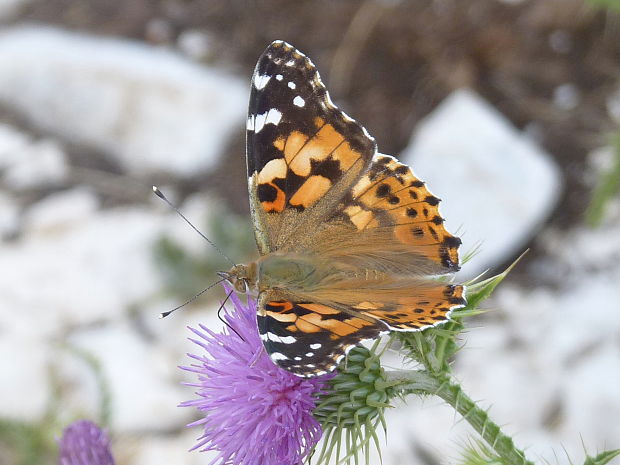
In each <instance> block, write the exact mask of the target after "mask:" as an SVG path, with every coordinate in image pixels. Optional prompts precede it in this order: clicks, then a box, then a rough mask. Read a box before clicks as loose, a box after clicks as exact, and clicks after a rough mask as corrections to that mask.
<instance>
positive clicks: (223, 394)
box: [181, 289, 330, 465]
mask: <svg viewBox="0 0 620 465" xmlns="http://www.w3.org/2000/svg"><path fill="white" fill-rule="evenodd" d="M227 291H228V292H229V290H228V289H227ZM230 299H231V301H232V302H233V305H234V307H235V311H234V312H228V311H226V312H225V314H224V318H225V320H226V322H227V324H228V325H230V329H228V328H226V329H224V331H223V332H222V333H214V332H213V331H211V330H210V329H208V328H207V327H205V326H203V325H200V327H199V328H198V329H193V328H190V330H191V331H192V332H193V333H194V334H195V335H196V336H198V337H197V338H195V339H191V340H192V341H193V342H195V343H196V344H197V345H198V346H199V347H201V348H202V349H204V351H205V353H204V354H202V355H191V354H190V355H189V357H190V358H192V359H193V360H194V361H195V362H197V363H193V364H192V365H191V366H189V367H182V368H183V369H184V370H187V371H190V372H193V373H196V374H197V375H198V382H197V383H188V385H189V386H194V387H196V388H197V391H196V394H197V396H198V398H197V399H193V400H189V401H186V402H183V403H182V404H181V406H183V407H196V408H197V409H198V410H199V411H200V412H201V413H202V414H204V417H203V418H201V419H200V420H198V421H196V422H194V423H192V424H190V425H188V426H196V425H201V426H202V427H203V429H204V431H203V434H202V436H201V437H200V438H199V439H198V443H197V444H196V445H195V446H194V447H193V448H192V450H194V449H200V450H202V451H209V450H212V451H217V452H219V454H218V455H217V457H216V458H215V459H214V460H213V461H212V462H211V463H212V464H214V463H217V464H222V465H224V464H226V465H228V464H232V465H242V464H252V465H275V464H278V465H297V464H299V463H301V462H302V460H303V459H304V458H305V457H307V455H308V454H309V452H310V451H311V450H312V448H313V447H314V446H315V445H316V443H317V442H318V441H319V439H320V438H321V435H322V430H321V427H320V425H319V423H318V422H317V421H316V420H315V419H314V417H313V415H312V411H313V409H314V408H315V404H316V399H317V396H318V395H319V394H321V393H323V389H324V387H325V385H326V384H325V383H326V381H327V380H328V379H329V378H330V376H322V377H317V378H311V379H304V378H299V377H297V376H295V375H293V374H291V373H289V372H287V371H285V370H283V369H281V368H279V367H278V366H276V365H275V364H274V363H273V362H272V361H271V360H270V358H269V356H268V355H267V353H266V352H265V350H264V349H263V345H262V342H261V340H260V338H259V335H258V327H257V323H256V302H255V301H254V300H252V299H251V298H249V297H248V304H247V305H243V304H242V303H241V301H240V299H239V298H238V297H237V296H236V295H234V294H233V295H232V296H231V297H230Z"/></svg>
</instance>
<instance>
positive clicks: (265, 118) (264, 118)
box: [254, 108, 282, 132]
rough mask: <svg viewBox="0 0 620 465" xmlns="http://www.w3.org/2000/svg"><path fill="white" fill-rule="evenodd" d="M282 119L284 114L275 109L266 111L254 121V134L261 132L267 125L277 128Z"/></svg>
mask: <svg viewBox="0 0 620 465" xmlns="http://www.w3.org/2000/svg"><path fill="white" fill-rule="evenodd" d="M281 119H282V113H280V112H279V111H278V110H276V109H275V108H272V109H271V110H269V111H266V112H265V113H263V114H262V115H256V117H255V119H254V132H260V131H261V129H263V126H265V125H266V124H275V125H276V126H277V125H278V123H279V122H280V120H281Z"/></svg>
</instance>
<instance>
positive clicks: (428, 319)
mask: <svg viewBox="0 0 620 465" xmlns="http://www.w3.org/2000/svg"><path fill="white" fill-rule="evenodd" d="M463 293H464V288H463V286H460V285H436V286H427V287H422V288H420V290H419V291H417V292H416V295H415V296H407V297H403V298H400V299H398V302H397V303H396V304H382V303H370V302H363V303H361V304H359V305H357V306H355V307H353V308H354V310H357V311H359V312H360V313H362V314H364V315H369V316H371V317H373V318H377V319H379V320H381V321H382V322H383V323H385V324H386V325H388V326H389V327H390V329H396V330H404V331H411V330H422V329H425V328H427V327H429V326H435V325H437V324H439V323H441V322H443V321H446V320H447V319H448V315H449V313H450V311H451V310H454V309H455V308H459V307H463V306H464V305H465V303H466V301H465V298H464V297H463Z"/></svg>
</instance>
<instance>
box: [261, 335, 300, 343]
mask: <svg viewBox="0 0 620 465" xmlns="http://www.w3.org/2000/svg"><path fill="white" fill-rule="evenodd" d="M267 339H269V340H270V341H273V342H279V343H281V344H294V343H295V342H297V339H295V338H294V337H293V336H278V335H277V334H274V333H267Z"/></svg>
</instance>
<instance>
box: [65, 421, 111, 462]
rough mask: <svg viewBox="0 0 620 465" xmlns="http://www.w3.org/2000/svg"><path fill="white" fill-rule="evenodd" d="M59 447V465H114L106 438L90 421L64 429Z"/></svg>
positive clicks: (79, 422) (77, 422)
mask: <svg viewBox="0 0 620 465" xmlns="http://www.w3.org/2000/svg"><path fill="white" fill-rule="evenodd" d="M59 446H60V453H59V458H58V463H59V465H114V459H113V458H112V453H111V452H110V441H109V439H108V436H107V435H106V433H105V432H104V431H102V430H101V429H100V428H99V427H98V426H97V425H96V424H94V423H93V422H91V421H88V420H80V421H76V422H75V423H72V424H71V425H69V426H68V427H67V428H65V430H64V432H63V435H62V438H61V439H60V444H59Z"/></svg>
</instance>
